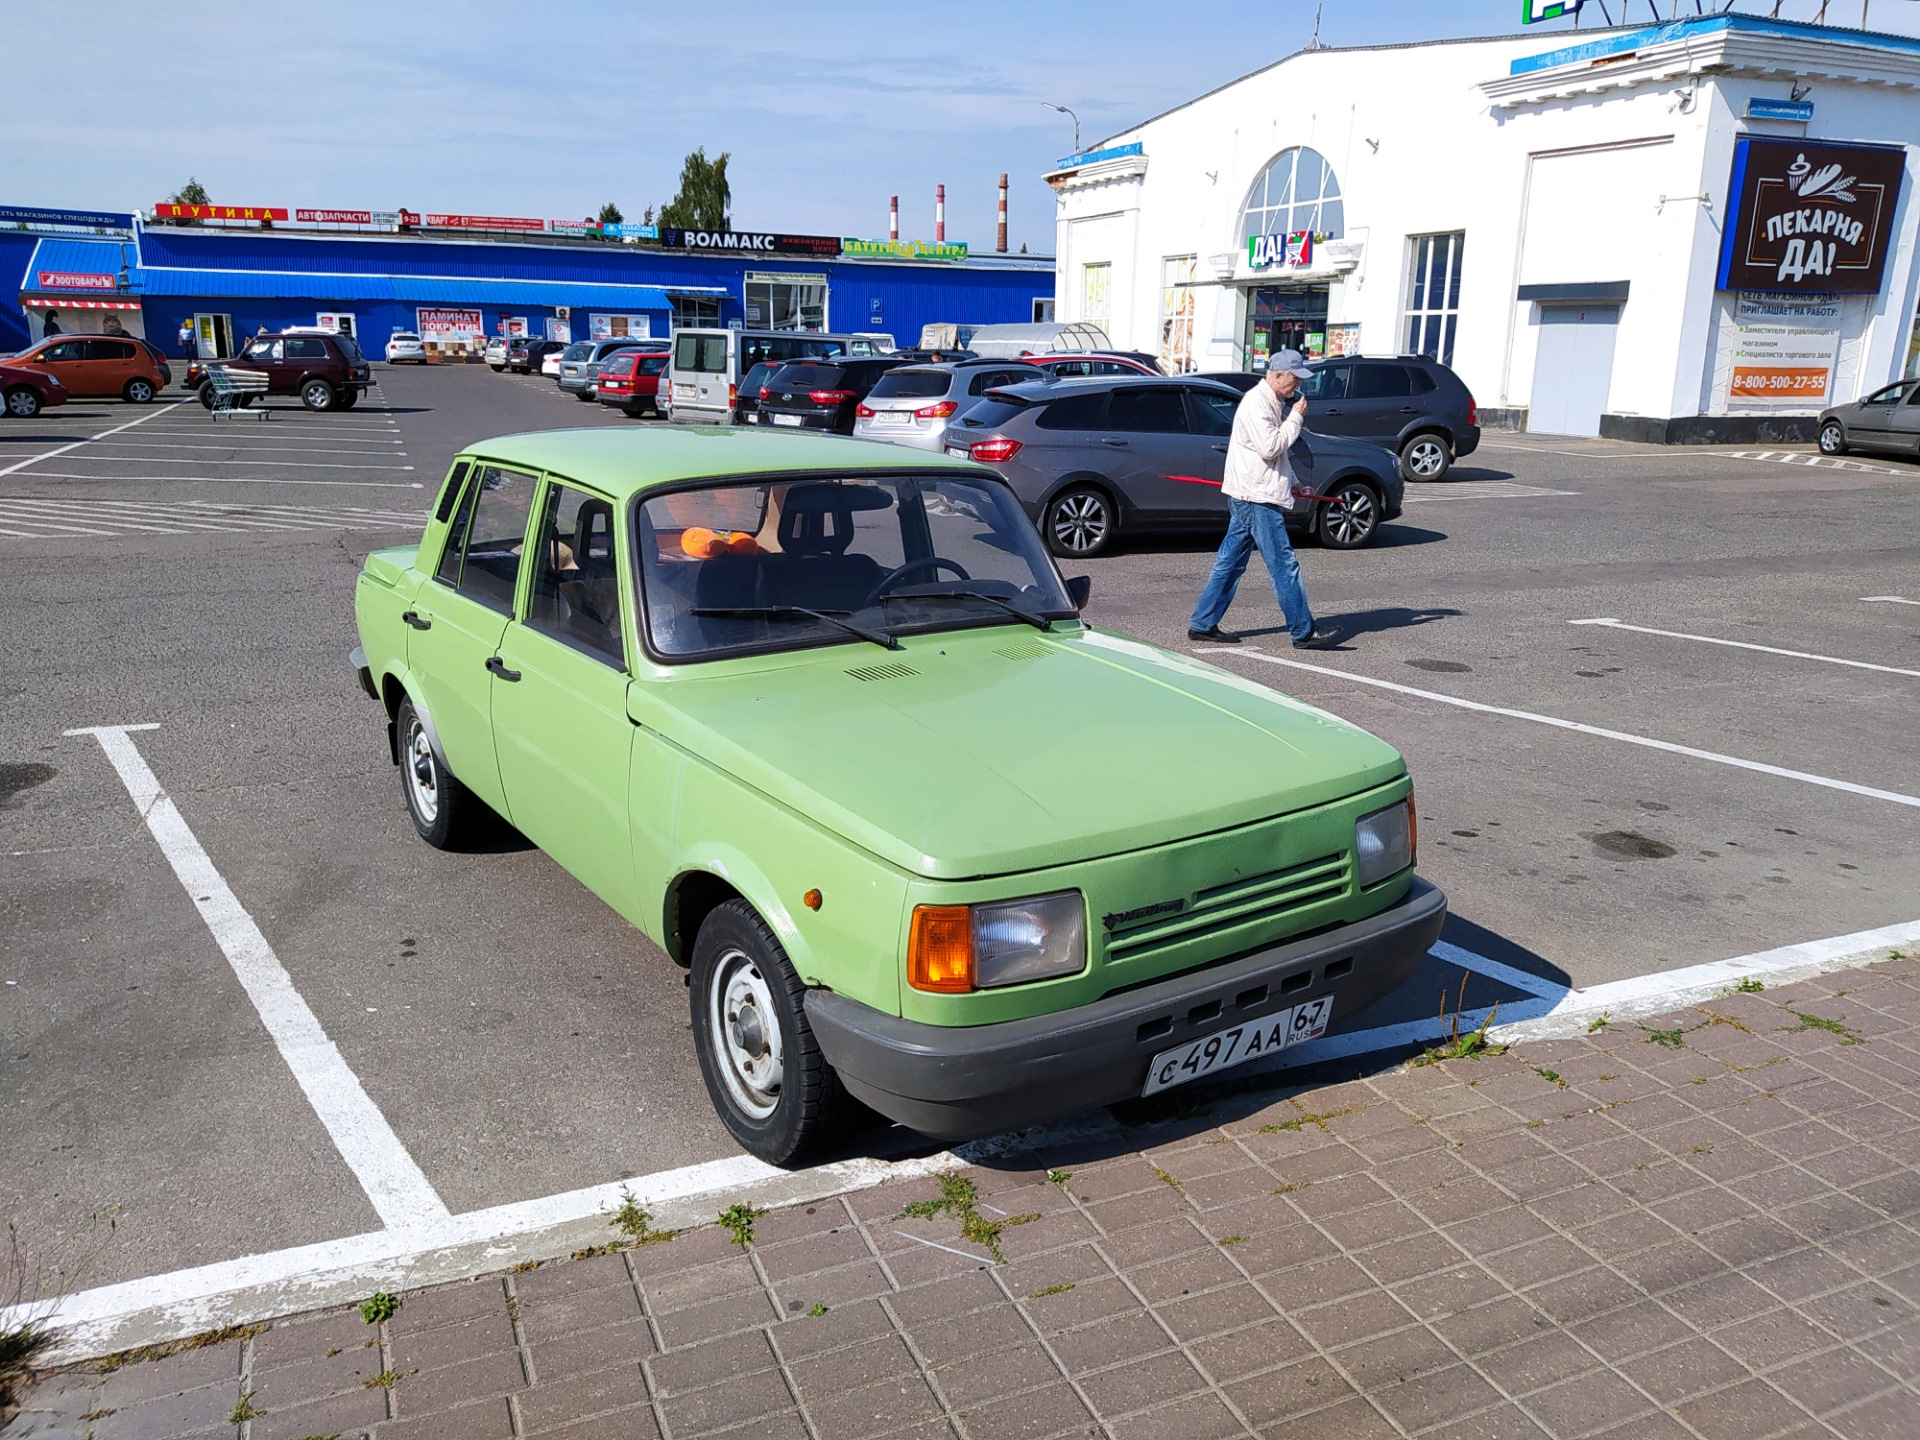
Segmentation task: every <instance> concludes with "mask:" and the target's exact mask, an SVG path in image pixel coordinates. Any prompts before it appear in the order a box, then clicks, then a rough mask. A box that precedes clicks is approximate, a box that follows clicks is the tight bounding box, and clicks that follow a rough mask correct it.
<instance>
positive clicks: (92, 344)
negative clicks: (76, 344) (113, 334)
mask: <svg viewBox="0 0 1920 1440" xmlns="http://www.w3.org/2000/svg"><path fill="white" fill-rule="evenodd" d="M86 345H87V359H89V360H131V359H132V358H133V346H132V345H130V344H128V343H127V342H126V341H123V340H89V341H87V342H86Z"/></svg>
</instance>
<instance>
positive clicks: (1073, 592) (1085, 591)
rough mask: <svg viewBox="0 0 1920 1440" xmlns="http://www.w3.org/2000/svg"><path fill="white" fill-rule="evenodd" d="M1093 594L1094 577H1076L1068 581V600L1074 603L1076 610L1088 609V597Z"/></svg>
mask: <svg viewBox="0 0 1920 1440" xmlns="http://www.w3.org/2000/svg"><path fill="white" fill-rule="evenodd" d="M1092 594H1093V577H1092V576H1091V575H1075V576H1074V577H1073V578H1072V579H1071V580H1069V581H1067V598H1068V599H1069V600H1071V601H1073V608H1074V609H1076V610H1084V609H1086V608H1087V597H1088V596H1090V595H1092Z"/></svg>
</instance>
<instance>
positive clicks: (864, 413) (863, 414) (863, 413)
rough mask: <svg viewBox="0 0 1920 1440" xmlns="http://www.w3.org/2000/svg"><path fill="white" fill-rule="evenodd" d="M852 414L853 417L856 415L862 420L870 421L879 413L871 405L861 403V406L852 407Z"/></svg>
mask: <svg viewBox="0 0 1920 1440" xmlns="http://www.w3.org/2000/svg"><path fill="white" fill-rule="evenodd" d="M853 413H854V414H855V415H858V416H859V417H860V418H861V419H862V420H871V419H872V418H873V417H874V416H875V415H877V414H878V413H879V412H878V411H877V410H875V409H874V408H873V407H872V406H871V405H868V404H866V403H864V402H862V403H861V404H859V405H856V406H854V407H853Z"/></svg>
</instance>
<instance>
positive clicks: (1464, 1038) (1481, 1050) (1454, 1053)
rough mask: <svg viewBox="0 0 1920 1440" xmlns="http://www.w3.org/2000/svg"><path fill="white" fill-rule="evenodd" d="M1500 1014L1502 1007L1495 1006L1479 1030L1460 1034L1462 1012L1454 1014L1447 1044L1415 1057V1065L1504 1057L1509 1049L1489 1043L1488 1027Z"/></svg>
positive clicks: (1488, 1012)
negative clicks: (1483, 1056)
mask: <svg viewBox="0 0 1920 1440" xmlns="http://www.w3.org/2000/svg"><path fill="white" fill-rule="evenodd" d="M1499 1013H1500V1007H1499V1006H1498V1005H1496V1006H1494V1007H1493V1009H1491V1010H1489V1011H1487V1018H1486V1019H1484V1020H1482V1021H1481V1022H1480V1028H1479V1029H1478V1030H1469V1031H1467V1033H1466V1034H1464V1035H1462V1034H1461V1033H1460V1012H1459V1011H1457V1010H1456V1011H1455V1012H1454V1014H1453V1034H1452V1035H1451V1036H1450V1037H1449V1038H1448V1040H1447V1043H1446V1044H1445V1045H1442V1046H1441V1047H1440V1048H1439V1049H1437V1050H1429V1051H1427V1052H1426V1053H1425V1054H1424V1055H1416V1056H1414V1057H1413V1063H1414V1064H1415V1065H1438V1064H1439V1063H1440V1062H1441V1061H1442V1060H1472V1059H1474V1058H1476V1057H1478V1056H1481V1055H1504V1054H1506V1053H1507V1047H1506V1046H1504V1045H1493V1044H1489V1043H1488V1041H1487V1027H1488V1026H1489V1025H1491V1024H1493V1017H1494V1016H1495V1015H1497V1014H1499Z"/></svg>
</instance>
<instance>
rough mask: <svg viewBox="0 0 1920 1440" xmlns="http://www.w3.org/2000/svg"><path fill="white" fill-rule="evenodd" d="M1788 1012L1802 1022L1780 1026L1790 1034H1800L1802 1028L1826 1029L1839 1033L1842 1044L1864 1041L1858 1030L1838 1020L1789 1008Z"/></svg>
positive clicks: (1856, 1043) (1855, 1043)
mask: <svg viewBox="0 0 1920 1440" xmlns="http://www.w3.org/2000/svg"><path fill="white" fill-rule="evenodd" d="M1787 1013H1788V1014H1789V1015H1791V1016H1793V1018H1794V1019H1796V1020H1798V1021H1799V1022H1800V1023H1799V1024H1798V1025H1794V1026H1785V1025H1783V1026H1781V1027H1780V1028H1781V1029H1783V1030H1785V1031H1786V1032H1787V1034H1789V1035H1798V1034H1799V1033H1800V1032H1801V1031H1802V1030H1826V1031H1829V1032H1830V1033H1832V1034H1835V1035H1838V1036H1839V1037H1840V1043H1841V1044H1842V1045H1859V1044H1862V1043H1863V1042H1862V1041H1861V1039H1860V1032H1859V1031H1858V1030H1855V1029H1853V1028H1852V1027H1851V1026H1848V1025H1842V1024H1841V1023H1840V1022H1839V1021H1838V1020H1828V1019H1826V1018H1825V1017H1824V1016H1820V1015H1802V1014H1801V1013H1800V1012H1799V1011H1798V1010H1789V1011H1788V1012H1787Z"/></svg>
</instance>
